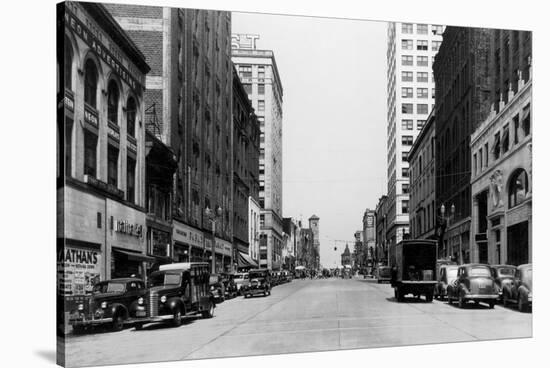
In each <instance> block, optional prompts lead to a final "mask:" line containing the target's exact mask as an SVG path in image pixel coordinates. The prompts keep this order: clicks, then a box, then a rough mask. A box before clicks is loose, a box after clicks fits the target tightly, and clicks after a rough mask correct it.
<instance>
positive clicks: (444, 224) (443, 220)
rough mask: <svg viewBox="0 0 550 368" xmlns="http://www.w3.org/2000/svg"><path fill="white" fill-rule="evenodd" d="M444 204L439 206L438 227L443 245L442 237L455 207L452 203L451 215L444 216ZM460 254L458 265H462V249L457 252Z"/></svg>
mask: <svg viewBox="0 0 550 368" xmlns="http://www.w3.org/2000/svg"><path fill="white" fill-rule="evenodd" d="M445 210H446V209H445V204H441V208H440V212H441V217H440V226H441V232H440V239H441V243H442V244H443V236H444V235H445V230H446V229H447V226H448V225H449V221H450V220H451V219H452V218H453V217H454V214H455V205H454V203H453V204H452V205H451V213H450V214H449V215H448V216H445ZM445 253H447V249H445ZM459 253H460V263H461V264H462V249H460V251H459Z"/></svg>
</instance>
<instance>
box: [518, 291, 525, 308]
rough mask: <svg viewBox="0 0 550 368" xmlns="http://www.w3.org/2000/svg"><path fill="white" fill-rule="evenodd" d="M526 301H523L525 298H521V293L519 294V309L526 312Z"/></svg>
mask: <svg viewBox="0 0 550 368" xmlns="http://www.w3.org/2000/svg"><path fill="white" fill-rule="evenodd" d="M525 309H526V308H525V303H524V302H523V299H522V298H521V295H518V310H519V311H520V312H525Z"/></svg>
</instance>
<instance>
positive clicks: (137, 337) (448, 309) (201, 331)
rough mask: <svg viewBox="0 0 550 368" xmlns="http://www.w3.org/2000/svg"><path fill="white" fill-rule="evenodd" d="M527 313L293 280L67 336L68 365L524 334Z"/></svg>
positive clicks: (380, 287) (369, 283) (359, 281)
mask: <svg viewBox="0 0 550 368" xmlns="http://www.w3.org/2000/svg"><path fill="white" fill-rule="evenodd" d="M531 334H532V315H531V314H530V313H520V312H518V311H517V309H516V308H503V307H502V306H501V305H497V306H496V307H495V309H492V310H491V309H489V308H488V307H487V306H485V305H484V304H480V305H478V306H476V305H474V304H473V303H472V304H471V305H468V306H467V308H465V309H459V308H458V307H457V305H456V303H455V304H454V305H453V306H451V305H449V304H447V303H446V302H442V301H437V300H434V301H433V302H432V303H427V302H425V301H424V300H423V299H421V300H416V299H413V298H407V302H406V303H397V302H396V301H395V300H394V297H393V289H392V288H391V287H390V285H389V284H377V283H376V281H375V280H370V279H367V280H364V279H363V278H360V277H355V278H352V279H347V280H343V279H334V278H332V279H320V280H309V279H307V280H293V281H292V282H291V283H287V284H284V285H280V286H277V287H274V288H273V289H272V294H271V296H268V297H263V296H258V297H254V298H250V299H244V298H243V297H238V298H236V299H232V300H228V301H225V302H223V303H221V304H219V305H218V306H217V308H216V310H215V316H214V318H212V319H208V320H202V319H194V318H191V319H188V320H187V321H186V323H184V324H183V325H182V326H181V327H179V328H172V327H169V326H167V325H163V326H160V325H149V326H146V327H145V328H144V329H143V330H142V331H136V330H135V329H134V328H126V329H124V330H123V331H120V332H115V333H112V332H98V333H93V334H87V335H82V336H68V338H67V339H66V342H67V344H66V356H67V365H68V366H84V365H104V364H121V363H135V362H153V361H166V360H182V359H201V358H215V357H229V356H246V355H260V354H276V353H293V352H307V351H320V350H336V349H355V348H372V347H385V346H399V345H412V344H426V343H446V342H460V341H475V340H489V339H503V338H517V337H530V336H531Z"/></svg>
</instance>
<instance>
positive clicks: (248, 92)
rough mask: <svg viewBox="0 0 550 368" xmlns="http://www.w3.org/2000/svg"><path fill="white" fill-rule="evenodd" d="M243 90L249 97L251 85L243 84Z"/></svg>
mask: <svg viewBox="0 0 550 368" xmlns="http://www.w3.org/2000/svg"><path fill="white" fill-rule="evenodd" d="M243 88H244V91H245V92H246V94H248V95H251V94H252V84H250V83H243Z"/></svg>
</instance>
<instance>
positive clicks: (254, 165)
mask: <svg viewBox="0 0 550 368" xmlns="http://www.w3.org/2000/svg"><path fill="white" fill-rule="evenodd" d="M259 156H260V127H259V125H258V119H257V118H256V115H255V114H254V109H252V105H251V103H250V100H249V99H248V94H247V93H246V91H245V90H244V87H243V85H242V84H241V81H240V79H239V75H238V74H237V71H236V70H235V68H233V244H234V247H235V251H236V252H240V253H242V255H243V256H244V255H249V254H250V251H249V246H250V243H249V223H250V222H251V221H254V218H253V214H251V212H250V211H251V208H249V203H250V200H251V199H252V200H254V201H255V202H258V201H259V196H258V195H259V188H260V181H259V176H258V175H259V166H258V163H259Z"/></svg>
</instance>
